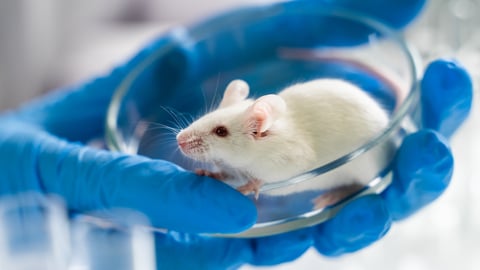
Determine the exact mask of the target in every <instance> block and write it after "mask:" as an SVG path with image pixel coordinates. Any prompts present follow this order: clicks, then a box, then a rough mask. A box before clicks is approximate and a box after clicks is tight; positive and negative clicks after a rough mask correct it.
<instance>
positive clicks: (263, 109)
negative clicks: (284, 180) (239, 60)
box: [177, 80, 286, 167]
mask: <svg viewBox="0 0 480 270" xmlns="http://www.w3.org/2000/svg"><path fill="white" fill-rule="evenodd" d="M248 90H249V89H248V85H247V84H246V83H245V82H244V81H239V80H235V81H232V82H231V83H230V84H229V85H228V86H227V88H226V90H225V93H224V96H223V99H222V101H221V102H220V106H219V107H218V109H217V110H215V111H213V112H210V113H208V114H206V115H204V116H203V117H201V118H200V119H198V120H196V121H195V122H193V123H192V124H191V125H190V126H188V127H187V128H186V129H184V130H182V131H181V132H180V133H178V135H177V142H178V145H179V147H180V150H181V151H182V153H183V154H185V155H186V156H188V157H190V158H193V159H195V160H199V161H206V162H212V161H213V162H217V163H223V164H229V165H230V166H233V167H235V166H242V165H244V164H245V163H246V162H248V160H249V159H251V158H252V157H254V156H255V154H254V153H257V152H259V151H261V150H259V149H258V148H259V147H261V144H262V143H265V142H266V141H268V139H269V137H271V136H275V123H276V121H277V120H278V119H280V118H281V116H282V115H283V114H284V112H285V110H286V105H285V102H284V101H283V99H282V98H281V97H279V96H277V95H266V96H262V97H260V98H258V99H257V100H254V101H253V100H250V99H246V97H247V96H248Z"/></svg>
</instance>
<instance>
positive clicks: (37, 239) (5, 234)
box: [0, 193, 70, 270]
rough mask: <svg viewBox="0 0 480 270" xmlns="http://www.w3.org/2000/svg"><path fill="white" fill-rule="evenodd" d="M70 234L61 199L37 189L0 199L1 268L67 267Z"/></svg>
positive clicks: (45, 269)
mask: <svg viewBox="0 0 480 270" xmlns="http://www.w3.org/2000/svg"><path fill="white" fill-rule="evenodd" d="M69 235H70V234H69V226H68V219H67V217H66V213H65V208H64V206H63V203H62V202H61V201H60V200H58V199H56V198H53V197H45V196H44V195H40V194H37V193H25V194H20V195H17V196H11V197H4V198H2V199H0V269H8V270H64V269H67V264H68V259H69V250H70V249H69V247H70V241H69Z"/></svg>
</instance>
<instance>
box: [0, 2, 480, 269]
mask: <svg viewBox="0 0 480 270" xmlns="http://www.w3.org/2000/svg"><path fill="white" fill-rule="evenodd" d="M266 2H271V0H270V1H269V0H256V1H255V0H248V1H246V0H204V1H201V2H200V1H193V0H176V1H167V0H103V1H96V0H84V1H74V0H42V1H37V0H16V1H13V0H0V111H4V110H8V109H10V108H13V107H16V106H18V105H19V104H21V103H22V102H24V101H27V100H30V99H32V98H34V97H35V96H38V95H41V94H43V93H45V92H47V91H49V90H51V89H55V88H57V87H61V86H65V85H71V84H76V83H80V82H82V81H83V80H86V79H88V78H90V77H92V76H94V75H99V74H102V73H105V72H108V71H109V70H110V68H111V67H112V66H114V65H116V64H119V63H122V62H123V61H125V60H127V59H129V57H131V56H132V55H133V54H134V53H135V52H136V51H137V50H138V49H139V48H141V47H142V46H143V45H144V44H147V43H148V41H149V40H151V39H153V38H154V37H156V36H158V35H159V34H161V33H162V32H164V31H166V30H167V29H168V28H169V27H170V26H172V25H175V24H180V23H181V24H183V23H188V22H192V21H196V20H198V19H201V18H203V17H205V16H208V15H210V14H212V13H215V12H219V11H221V10H224V9H227V8H234V7H235V6H238V5H245V4H251V3H266ZM479 12H480V0H432V1H428V4H427V6H426V8H425V10H424V12H423V13H422V14H421V16H420V17H419V18H418V19H417V20H416V21H414V22H413V23H412V24H411V25H410V27H409V28H408V29H407V31H406V32H405V36H406V38H407V40H408V41H409V42H410V43H411V44H413V45H414V46H415V47H416V48H417V49H418V51H419V53H420V55H421V57H422V59H423V61H424V63H428V61H430V60H432V59H435V58H437V57H444V56H448V57H456V58H458V59H459V60H460V61H461V62H462V63H463V64H464V65H465V66H466V67H467V68H468V70H469V71H470V73H471V75H472V77H473V78H474V84H475V91H476V93H475V96H474V99H475V100H474V108H473V111H472V114H471V116H470V118H469V119H468V121H467V123H466V124H465V125H464V126H463V127H462V128H461V130H460V131H459V132H458V133H457V134H456V135H455V136H454V138H453V139H452V149H453V152H454V155H455V158H456V163H455V172H454V176H453V181H452V183H451V186H450V187H449V188H448V189H447V191H446V192H445V194H444V195H443V196H442V197H440V198H439V199H438V200H437V201H436V202H435V203H433V204H431V205H429V206H428V207H426V208H425V209H423V210H422V211H420V212H419V213H418V214H416V215H415V216H413V217H411V218H409V219H407V220H405V221H403V222H399V223H396V224H394V225H393V227H392V229H391V231H390V232H389V233H388V234H387V235H386V237H384V238H383V239H382V240H380V241H378V242H377V243H375V244H374V245H372V246H370V247H368V248H366V249H364V250H362V251H359V252H357V253H355V254H351V255H346V256H342V257H339V258H325V257H322V256H321V255H319V254H318V253H317V252H316V251H315V250H314V249H311V250H309V251H307V253H305V254H304V255H303V256H302V257H301V258H300V259H298V260H297V261H294V262H291V263H286V264H282V265H279V266H275V267H271V269H339V270H363V269H370V270H373V269H382V270H383V269H392V270H429V269H435V270H449V269H463V270H474V269H475V270H476V269H479V267H480V256H478V254H480V196H479V192H478V191H480V173H479V172H478V171H476V170H475V169H474V168H475V165H476V164H477V163H478V161H479V160H480V139H479V138H480V125H479V124H480V108H479V95H478V85H479V83H480V31H478V30H477V29H478V28H479V27H480V16H478V14H479ZM42 203H43V202H42ZM10 206H11V205H10ZM10 206H9V207H10ZM11 207H18V206H16V205H14V206H11ZM1 209H4V208H1ZM1 209H0V210H1ZM49 209H50V208H49ZM54 210H55V207H54ZM2 211H4V210H2ZM52 211H53V210H52ZM54 212H55V214H54V215H53V217H54V219H55V220H57V219H56V218H55V217H58V215H60V217H59V220H61V219H62V217H61V215H62V214H58V213H57V212H56V210H55V211H54ZM0 214H4V213H3V212H1V211H0ZM49 218H50V217H49ZM13 220H15V219H13ZM91 223H92V222H91V221H88V220H87V221H85V220H82V221H80V228H81V229H79V230H78V231H79V233H81V235H86V234H90V233H91V231H92V230H93V229H91V225H89V224H91ZM85 224H87V225H85ZM93 224H96V223H95V222H93ZM49 226H51V224H50V225H49ZM82 226H83V227H82ZM89 226H90V227H89ZM95 226H96V225H95ZM51 228H55V227H51ZM36 230H38V228H37V229H36ZM0 233H1V232H0ZM37 233H38V231H37ZM1 235H2V234H0V237H1ZM130 236H131V235H130ZM130 236H129V237H130ZM142 239H143V238H142ZM52 241H53V240H52ZM116 241H120V240H116ZM142 243H144V245H150V244H151V243H149V242H148V240H146V241H145V242H142ZM57 244H58V245H60V246H61V245H62V244H61V243H57ZM88 244H90V243H83V246H87V245H88ZM100 244H103V243H100ZM1 252H2V250H1V249H0V256H1V255H2V253H1ZM58 252H60V251H58ZM1 268H2V269H4V268H3V267H1ZM254 268H255V267H252V266H245V267H243V269H246V270H247V269H254ZM139 269H142V268H139ZM145 269H146V268H145ZM266 269H270V267H268V268H266Z"/></svg>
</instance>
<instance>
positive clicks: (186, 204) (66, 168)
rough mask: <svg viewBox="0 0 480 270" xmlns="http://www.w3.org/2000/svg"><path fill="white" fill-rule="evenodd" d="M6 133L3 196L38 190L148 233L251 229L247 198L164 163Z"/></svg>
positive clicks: (27, 132) (23, 130)
mask: <svg viewBox="0 0 480 270" xmlns="http://www.w3.org/2000/svg"><path fill="white" fill-rule="evenodd" d="M5 128H6V130H5V129H4V130H2V132H1V133H0V146H1V148H2V152H1V153H0V164H2V168H0V170H1V171H2V176H0V177H1V178H4V177H5V178H6V179H5V180H2V181H0V193H2V194H4V193H15V192H21V191H25V190H42V191H43V192H44V193H54V194H58V195H60V196H61V197H63V198H64V199H65V200H66V204H67V206H68V207H69V209H73V210H79V211H88V210H94V209H105V208H107V209H108V208H116V207H121V208H131V209H134V210H138V211H140V212H142V213H144V214H145V215H146V216H148V218H149V219H150V220H151V222H152V224H153V225H154V226H157V227H164V228H169V229H174V230H177V231H187V232H226V233H232V232H238V231H242V230H245V229H247V228H248V227H250V226H251V225H252V224H253V223H254V222H255V219H256V209H255V206H254V204H253V202H252V201H251V200H249V199H248V198H247V197H245V196H243V195H242V194H240V193H238V192H237V191H236V190H234V189H232V188H230V187H229V186H227V185H225V184H223V183H221V182H219V181H216V180H213V179H208V178H205V177H199V176H196V175H195V174H193V173H190V172H187V171H184V170H183V169H181V168H179V167H178V166H176V165H174V164H171V163H169V162H166V161H156V160H151V159H147V158H144V157H140V156H128V155H124V154H119V153H112V152H108V151H99V150H95V149H91V148H88V147H84V146H82V145H78V144H70V143H68V142H66V141H63V140H59V139H57V138H55V137H52V136H50V135H49V134H47V133H45V132H42V131H39V130H36V129H32V128H30V129H29V128H28V127H17V126H7V127H5ZM0 180H1V179H0ZM12 180H13V181H12ZM199 220H201V221H202V222H199Z"/></svg>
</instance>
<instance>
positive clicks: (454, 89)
mask: <svg viewBox="0 0 480 270" xmlns="http://www.w3.org/2000/svg"><path fill="white" fill-rule="evenodd" d="M421 88H422V91H421V94H422V95H421V104H422V122H423V127H424V128H430V129H434V130H436V131H438V132H439V133H440V134H442V135H443V136H445V137H447V138H449V137H450V136H452V134H453V133H454V132H455V131H456V130H457V129H458V127H459V126H460V125H461V124H462V123H463V122H464V121H465V119H466V118H467V116H468V114H469V112H470V109H471V107H472V99H473V98H472V97H473V86H472V81H471V78H470V76H469V74H468V72H467V70H466V69H465V68H464V67H462V66H461V65H460V64H459V63H458V62H456V61H455V60H447V59H440V60H436V61H434V62H432V63H430V64H429V66H428V67H427V69H426V70H425V74H424V77H423V80H422V82H421Z"/></svg>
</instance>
